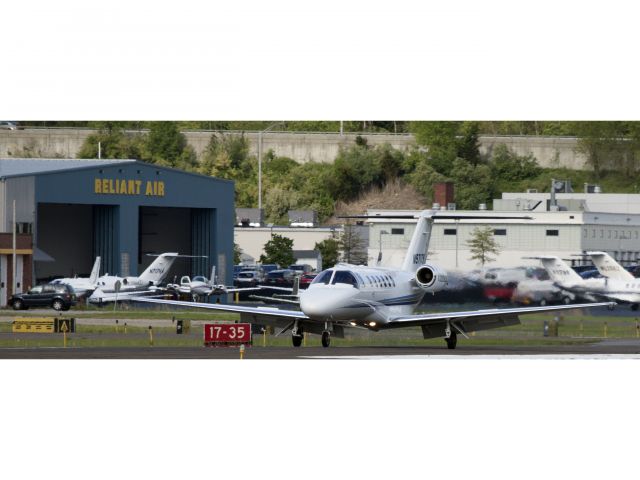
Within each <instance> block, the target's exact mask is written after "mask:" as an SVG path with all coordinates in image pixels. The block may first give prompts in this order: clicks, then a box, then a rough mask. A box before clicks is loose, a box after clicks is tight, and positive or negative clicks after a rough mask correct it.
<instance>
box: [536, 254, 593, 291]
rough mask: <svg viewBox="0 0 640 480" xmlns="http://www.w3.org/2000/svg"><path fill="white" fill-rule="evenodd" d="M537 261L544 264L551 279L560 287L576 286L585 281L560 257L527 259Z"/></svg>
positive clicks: (549, 256)
mask: <svg viewBox="0 0 640 480" xmlns="http://www.w3.org/2000/svg"><path fill="white" fill-rule="evenodd" d="M525 258H532V259H537V260H540V261H541V262H542V266H543V267H544V269H545V270H546V271H547V273H548V274H549V277H551V280H553V281H554V282H556V283H557V284H559V285H567V284H571V285H575V284H576V283H583V282H584V279H583V278H582V277H581V276H580V275H578V274H577V273H576V271H575V270H574V269H573V268H571V267H570V266H569V265H567V264H566V263H565V262H564V261H562V260H561V259H560V258H559V257H555V256H552V255H548V256H540V257H525Z"/></svg>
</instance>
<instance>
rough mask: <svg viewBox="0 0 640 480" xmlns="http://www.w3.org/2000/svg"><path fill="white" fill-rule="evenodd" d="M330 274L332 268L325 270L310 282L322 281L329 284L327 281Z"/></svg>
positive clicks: (331, 273) (329, 278)
mask: <svg viewBox="0 0 640 480" xmlns="http://www.w3.org/2000/svg"><path fill="white" fill-rule="evenodd" d="M331 275H333V270H325V271H324V272H322V273H321V274H320V275H318V276H317V277H316V278H314V279H313V282H311V283H324V284H325V285H329V281H330V280H331Z"/></svg>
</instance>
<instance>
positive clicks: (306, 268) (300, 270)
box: [289, 263, 313, 275]
mask: <svg viewBox="0 0 640 480" xmlns="http://www.w3.org/2000/svg"><path fill="white" fill-rule="evenodd" d="M289 270H295V271H296V273H297V274H298V275H304V274H305V273H311V271H312V270H313V267H312V266H311V265H309V264H308V263H301V264H298V263H296V264H295V265H289Z"/></svg>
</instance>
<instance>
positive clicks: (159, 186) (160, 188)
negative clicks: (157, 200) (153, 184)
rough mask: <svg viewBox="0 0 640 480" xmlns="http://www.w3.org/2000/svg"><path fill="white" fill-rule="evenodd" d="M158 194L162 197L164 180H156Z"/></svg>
mask: <svg viewBox="0 0 640 480" xmlns="http://www.w3.org/2000/svg"><path fill="white" fill-rule="evenodd" d="M158 195H160V196H161V197H164V182H158Z"/></svg>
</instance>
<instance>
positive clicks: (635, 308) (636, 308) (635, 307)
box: [631, 303, 639, 312]
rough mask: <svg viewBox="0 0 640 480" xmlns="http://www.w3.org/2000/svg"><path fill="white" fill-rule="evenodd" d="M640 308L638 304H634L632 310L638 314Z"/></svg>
mask: <svg viewBox="0 0 640 480" xmlns="http://www.w3.org/2000/svg"><path fill="white" fill-rule="evenodd" d="M638 306H639V305H638V304H637V303H632V304H631V310H633V311H634V312H637V311H638Z"/></svg>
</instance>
